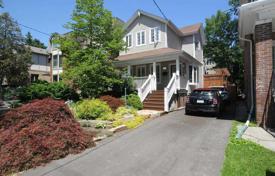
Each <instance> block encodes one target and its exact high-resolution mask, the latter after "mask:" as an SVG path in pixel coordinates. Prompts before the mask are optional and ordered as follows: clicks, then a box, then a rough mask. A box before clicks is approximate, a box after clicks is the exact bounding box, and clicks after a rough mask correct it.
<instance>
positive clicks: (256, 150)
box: [221, 122, 275, 176]
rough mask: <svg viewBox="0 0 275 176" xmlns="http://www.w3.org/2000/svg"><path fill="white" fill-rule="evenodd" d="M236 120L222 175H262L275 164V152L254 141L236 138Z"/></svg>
mask: <svg viewBox="0 0 275 176" xmlns="http://www.w3.org/2000/svg"><path fill="white" fill-rule="evenodd" d="M238 124H240V123H237V122H234V123H233V126H232V130H231V133H230V138H229V142H228V145H227V148H226V152H225V161H224V165H223V169H222V171H221V172H222V175H223V176H228V175H232V176H233V175H234V176H250V175H253V176H262V175H265V173H266V170H267V169H269V168H272V167H273V166H275V152H272V151H270V150H268V149H265V148H263V147H261V146H260V145H257V144H255V143H253V142H250V141H247V140H244V139H236V138H235V136H236V134H237V125H238Z"/></svg>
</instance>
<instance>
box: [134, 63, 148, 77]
mask: <svg viewBox="0 0 275 176" xmlns="http://www.w3.org/2000/svg"><path fill="white" fill-rule="evenodd" d="M143 68H144V76H139V69H143ZM141 73H142V71H141ZM146 73H147V70H146V65H137V66H136V77H137V78H143V77H146Z"/></svg>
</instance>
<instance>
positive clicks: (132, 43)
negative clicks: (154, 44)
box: [124, 33, 134, 48]
mask: <svg viewBox="0 0 275 176" xmlns="http://www.w3.org/2000/svg"><path fill="white" fill-rule="evenodd" d="M130 35H131V36H132V42H131V46H130V47H128V43H127V48H133V46H134V38H133V33H129V34H127V35H126V36H125V39H124V40H125V42H127V40H126V37H127V36H130Z"/></svg>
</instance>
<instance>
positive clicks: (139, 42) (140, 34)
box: [137, 31, 145, 46]
mask: <svg viewBox="0 0 275 176" xmlns="http://www.w3.org/2000/svg"><path fill="white" fill-rule="evenodd" d="M141 45H145V31H141V32H138V33H137V46H141Z"/></svg>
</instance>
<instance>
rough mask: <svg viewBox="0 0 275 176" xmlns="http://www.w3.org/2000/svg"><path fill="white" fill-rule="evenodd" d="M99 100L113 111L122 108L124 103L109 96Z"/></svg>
mask: <svg viewBox="0 0 275 176" xmlns="http://www.w3.org/2000/svg"><path fill="white" fill-rule="evenodd" d="M99 99H100V100H102V101H105V102H106V103H107V104H108V105H109V106H110V108H111V109H112V110H113V111H116V110H117V108H119V107H120V106H123V104H124V102H123V101H122V100H121V99H119V98H115V97H112V96H110V95H105V96H102V97H100V98H99Z"/></svg>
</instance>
